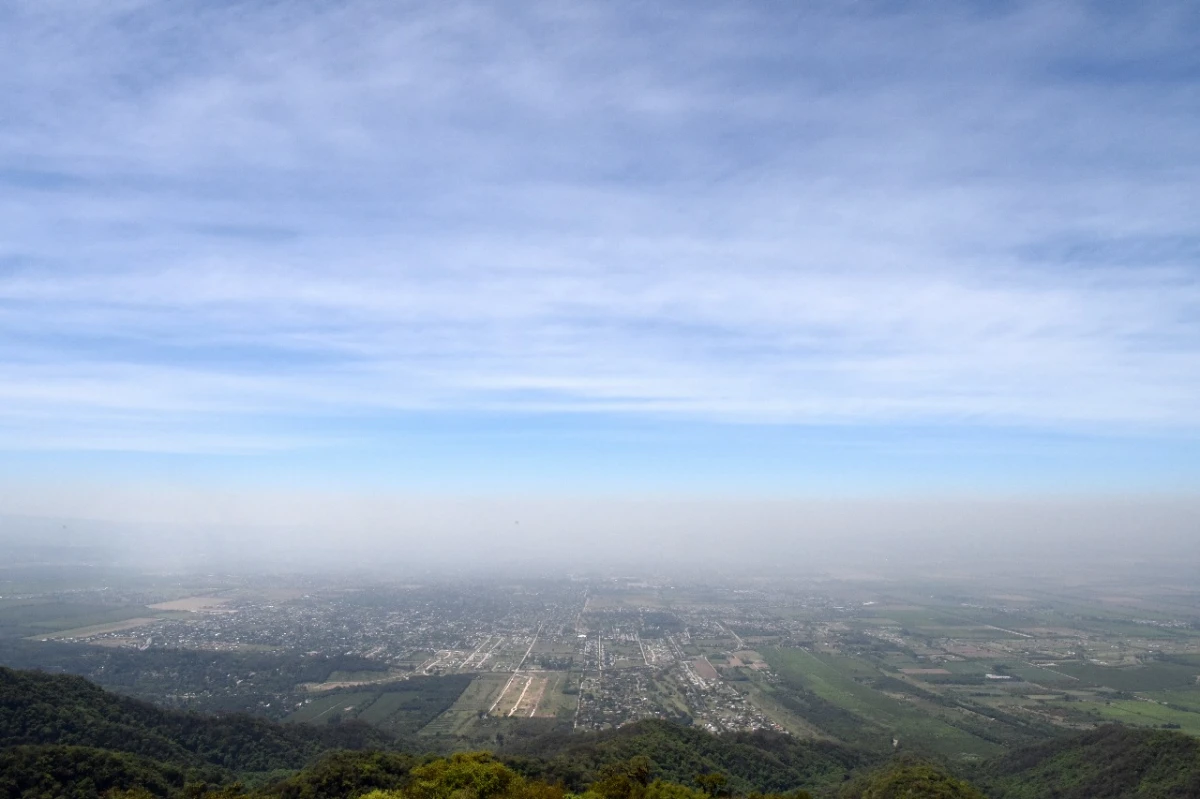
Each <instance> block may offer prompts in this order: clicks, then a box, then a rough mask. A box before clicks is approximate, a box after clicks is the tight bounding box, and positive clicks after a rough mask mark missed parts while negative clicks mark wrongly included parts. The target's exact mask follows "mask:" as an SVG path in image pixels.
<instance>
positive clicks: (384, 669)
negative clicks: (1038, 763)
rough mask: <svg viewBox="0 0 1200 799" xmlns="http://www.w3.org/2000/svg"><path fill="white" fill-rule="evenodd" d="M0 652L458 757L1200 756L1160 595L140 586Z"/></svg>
mask: <svg viewBox="0 0 1200 799" xmlns="http://www.w3.org/2000/svg"><path fill="white" fill-rule="evenodd" d="M0 634H2V635H3V636H6V637H5V638H0V661H8V662H13V663H14V664H15V665H20V666H24V667H28V666H31V665H32V666H37V665H39V664H45V665H46V666H47V667H50V668H55V669H66V670H71V669H75V670H78V671H79V672H80V673H84V674H87V675H89V676H92V677H94V678H97V679H100V680H102V681H103V680H110V681H113V682H112V683H111V684H113V685H114V687H118V688H119V689H121V690H128V691H131V692H135V693H137V694H138V695H139V696H143V697H146V698H150V699H155V700H156V701H162V702H167V703H172V704H177V705H181V706H186V707H201V708H210V709H211V708H215V709H245V710H252V711H254V712H259V713H263V714H265V715H269V716H272V717H275V718H286V719H288V720H291V721H302V722H309V723H317V724H322V723H328V722H331V721H336V720H350V719H360V720H362V721H366V722H368V723H370V724H374V725H377V726H379V727H382V728H384V729H387V730H389V731H393V732H397V733H401V734H405V735H414V734H415V735H419V736H421V737H422V738H424V739H428V740H429V741H430V742H433V743H436V744H437V745H439V746H446V747H450V748H454V747H471V746H481V745H489V746H490V745H494V744H496V743H497V742H498V741H502V740H505V739H507V738H509V737H512V736H517V737H521V736H529V735H536V734H538V733H539V732H544V731H548V730H554V729H557V730H561V731H572V730H604V729H609V728H613V727H617V726H620V725H622V724H626V723H628V722H630V721H633V720H637V719H643V718H660V719H670V720H675V721H679V722H682V723H684V724H691V725H695V726H699V727H703V728H705V729H709V730H713V731H737V730H756V729H771V730H780V731H786V732H788V733H790V734H792V735H795V736H800V737H809V738H821V739H828V740H836V741H843V742H847V743H851V744H854V745H855V746H859V747H862V748H864V749H867V750H872V751H876V752H879V753H886V752H890V751H893V750H897V749H898V750H908V751H914V752H917V753H921V752H925V753H929V754H932V755H936V756H938V757H942V758H950V759H961V760H976V759H979V758H984V757H987V756H989V755H993V754H995V753H997V752H1001V751H1004V750H1006V749H1009V748H1011V747H1014V746H1018V745H1022V744H1026V743H1030V742H1035V741H1038V740H1042V739H1046V738H1049V737H1053V736H1055V735H1057V734H1059V733H1060V732H1062V731H1065V730H1074V729H1086V728H1089V727H1093V726H1095V725H1097V724H1100V723H1103V722H1106V721H1117V722H1120V723H1123V724H1129V725H1135V726H1145V727H1159V728H1169V729H1180V730H1184V731H1187V732H1193V733H1197V732H1200V683H1198V679H1200V596H1197V594H1196V593H1189V590H1188V589H1180V588H1169V589H1162V588H1159V587H1157V586H1155V585H1153V584H1147V585H1142V586H1125V587H1124V590H1123V592H1122V593H1121V594H1120V595H1119V596H1117V595H1114V594H1112V593H1110V592H1107V591H1106V590H1105V588H1104V587H1103V586H1102V587H1100V588H1097V589H1091V588H1088V587H1087V586H1086V585H1084V586H1078V587H1075V588H1072V589H1069V590H1068V589H1063V588H1061V587H1056V586H1045V585H1036V584H1030V583H1028V582H1024V583H1019V584H999V585H995V586H989V585H977V584H974V583H970V584H968V583H961V582H960V583H955V582H941V583H927V584H919V583H911V584H904V583H898V582H887V583H883V582H878V581H875V582H872V581H870V580H859V581H849V580H842V581H837V580H823V581H821V582H820V583H819V584H816V583H810V582H805V581H802V580H797V581H788V580H770V581H768V580H762V579H750V578H747V579H745V580H733V579H730V580H712V579H710V580H703V581H701V580H697V581H691V582H689V581H687V580H682V579H671V580H666V579H663V580H649V579H634V578H625V579H613V578H589V579H561V580H553V579H550V580H527V581H507V582H506V581H502V580H497V581H495V582H490V583H489V582H478V581H474V582H469V583H464V582H455V581H449V580H446V581H430V582H428V583H425V584H414V583H403V584H389V583H386V582H380V583H373V584H369V585H353V586H350V585H344V584H340V583H338V582H337V581H334V580H326V581H316V580H312V579H310V578H306V579H305V580H297V581H296V582H295V583H294V584H288V583H287V582H286V581H276V582H274V583H267V584H260V583H259V581H256V580H238V579H233V578H221V579H213V580H210V581H208V582H205V581H203V580H197V579H192V580H189V581H187V582H186V583H179V584H171V585H161V586H157V587H156V586H155V585H154V584H153V582H152V581H151V582H149V583H147V582H145V581H143V582H142V583H140V584H139V587H138V589H137V590H128V591H117V590H113V589H112V588H110V587H107V586H105V587H103V588H97V589H95V590H89V589H81V588H76V589H72V590H71V591H70V592H64V591H62V590H47V591H44V592H37V591H32V590H30V591H28V592H27V593H24V594H21V595H19V596H14V595H13V594H12V593H10V594H9V595H6V598H4V599H2V600H0ZM50 639H62V640H64V641H68V642H69V647H68V648H64V646H66V645H64V644H59V643H57V642H56V641H55V640H50ZM5 641H8V642H9V643H7V644H6V643H5ZM16 641H20V646H19V647H18V646H17V645H16V644H15V643H14V642H16ZM6 647H7V654H6ZM71 647H73V648H71ZM139 663H145V664H151V663H153V664H156V665H154V666H153V667H150V666H149V665H148V666H147V668H139V666H138V665H137V664H139ZM201 675H202V682H199V681H200V680H201ZM200 684H202V685H203V686H204V688H203V690H196V689H195V686H196V685H200Z"/></svg>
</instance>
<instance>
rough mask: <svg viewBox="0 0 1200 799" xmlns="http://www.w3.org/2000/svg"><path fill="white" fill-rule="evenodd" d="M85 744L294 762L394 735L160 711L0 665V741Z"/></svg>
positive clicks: (272, 766)
mask: <svg viewBox="0 0 1200 799" xmlns="http://www.w3.org/2000/svg"><path fill="white" fill-rule="evenodd" d="M39 745H53V746H57V747H71V746H77V747H89V748H93V749H100V750H106V751H110V752H121V753H126V754H130V755H137V756H140V757H143V758H149V759H151V760H154V761H160V762H162V763H170V764H173V765H174V766H176V767H179V768H183V769H199V770H205V769H209V770H211V769H214V768H215V769H218V770H221V771H225V772H236V773H244V772H266V771H274V770H279V769H298V768H301V767H302V766H304V765H305V764H306V763H308V762H309V761H310V760H312V759H313V758H314V757H316V756H317V755H319V754H321V753H323V752H327V751H330V750H333V749H364V748H368V747H370V748H386V747H390V746H393V745H394V739H393V738H391V737H390V736H387V735H385V734H383V733H381V732H379V731H377V730H375V729H373V728H371V727H369V726H367V725H366V724H362V723H354V724H345V725H329V726H322V727H310V726H306V725H300V724H289V725H281V724H275V723H272V722H270V721H266V720H264V719H258V718H254V717H251V716H246V715H241V714H234V715H222V716H209V715H202V714H199V713H190V712H183V711H174V710H164V709H162V708H158V707H155V706H153V705H150V704H147V703H145V702H142V701H139V700H136V699H131V698H128V697H124V696H120V695H117V694H112V693H109V692H107V691H105V690H103V689H101V688H99V687H97V686H95V685H93V684H91V683H89V682H88V681H87V680H85V679H83V678H82V677H74V676H69V675H49V674H41V673H39V672H30V671H14V670H12V669H8V668H3V667H0V746H3V747H4V748H5V749H8V748H11V747H15V746H39Z"/></svg>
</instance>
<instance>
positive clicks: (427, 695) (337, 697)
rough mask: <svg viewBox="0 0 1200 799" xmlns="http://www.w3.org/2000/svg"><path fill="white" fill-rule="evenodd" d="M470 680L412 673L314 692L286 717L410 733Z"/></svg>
mask: <svg viewBox="0 0 1200 799" xmlns="http://www.w3.org/2000/svg"><path fill="white" fill-rule="evenodd" d="M470 682H471V677H470V676H468V675H458V674H452V675H447V676H445V677H413V678H412V679H409V680H402V681H400V682H394V683H388V684H387V685H382V686H379V687H372V688H369V689H350V690H341V691H330V692H328V693H320V694H314V695H313V696H312V698H311V699H310V700H309V701H308V702H307V703H306V704H305V705H304V706H303V707H301V708H300V709H298V710H296V711H295V712H294V713H292V714H291V715H290V716H288V718H287V720H288V721H299V722H310V723H321V722H324V721H328V720H329V719H330V717H334V718H341V719H352V718H356V719H361V720H363V721H366V722H368V723H370V724H373V725H375V726H377V727H380V728H382V729H385V730H387V731H389V732H393V733H399V734H414V733H416V732H417V731H418V730H420V729H421V728H422V727H424V726H425V725H427V724H428V723H429V722H431V721H433V720H434V719H435V718H437V717H438V716H439V715H441V714H442V713H444V712H445V711H446V710H447V709H448V708H450V707H451V706H452V705H453V704H454V703H455V702H456V701H457V700H458V698H459V696H460V695H461V694H462V693H463V692H464V689H466V688H467V686H468V684H469V683H470Z"/></svg>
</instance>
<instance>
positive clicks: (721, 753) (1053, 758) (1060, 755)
mask: <svg viewBox="0 0 1200 799" xmlns="http://www.w3.org/2000/svg"><path fill="white" fill-rule="evenodd" d="M396 749H397V742H396V740H395V739H394V738H392V737H390V736H387V735H385V734H384V733H381V732H379V731H378V730H375V729H373V728H371V727H369V726H367V725H365V724H362V723H351V724H342V725H323V726H321V727H310V726H307V725H304V724H278V723H274V722H270V721H267V720H264V719H258V718H251V717H248V716H242V715H228V716H208V715H201V714H197V713H190V712H182V711H176V710H166V709H162V708H157V707H154V706H153V705H149V704H146V703H144V702H141V701H139V700H136V699H131V698H128V697H124V696H119V695H116V694H111V693H108V692H106V691H104V690H102V689H100V688H98V687H96V686H95V685H92V684H91V683H89V682H87V681H86V680H84V679H82V678H80V677H72V676H64V675H47V674H41V673H37V672H21V671H14V670H11V669H6V668H0V799H64V798H65V799H147V798H148V797H163V798H164V799H177V798H180V797H185V798H186V799H199V798H200V797H206V796H207V797H210V798H211V799H218V797H221V798H223V799H236V798H237V797H241V798H242V799H358V797H364V796H373V797H374V799H565V798H566V797H567V796H569V795H570V794H578V795H581V799H725V798H728V799H735V798H736V797H745V798H746V799H767V797H771V796H778V797H782V796H784V795H787V796H790V797H792V799H803V797H806V796H815V797H822V798H825V799H892V798H893V797H894V798H895V799H900V797H906V798H907V799H980V798H981V797H984V796H987V797H991V799H1050V797H1054V798H1055V799H1109V798H1110V797H1111V798H1112V799H1116V797H1138V798H1140V799H1159V798H1160V797H1161V798H1162V799H1166V798H1168V797H1171V798H1176V797H1178V798H1182V797H1197V796H1200V740H1197V739H1195V738H1191V737H1189V736H1187V735H1184V734H1181V733H1177V732H1169V731H1153V730H1136V729H1125V728H1120V727H1104V728H1101V729H1097V730H1093V731H1090V732H1086V733H1082V734H1079V735H1074V736H1068V737H1064V738H1061V739H1058V740H1055V741H1052V742H1048V743H1043V744H1039V745H1036V746H1032V747H1028V748H1025V749H1021V750H1017V751H1014V752H1011V753H1009V754H1007V755H1004V756H1002V757H999V758H995V759H993V760H990V761H985V762H983V763H982V764H980V765H978V766H977V767H975V769H974V771H973V773H972V774H970V775H966V776H968V777H969V778H970V780H971V783H974V784H973V785H972V784H971V783H968V782H966V781H964V780H963V779H961V777H962V776H964V775H957V776H955V775H952V774H950V773H948V772H947V771H946V770H945V769H943V768H941V767H940V766H939V765H937V764H936V763H931V762H920V761H913V760H911V759H908V758H904V757H901V758H897V759H894V760H893V761H892V762H889V763H884V764H881V763H879V762H878V761H877V760H876V759H873V758H872V757H870V756H868V755H864V754H862V753H860V752H857V751H855V750H852V749H849V748H847V747H844V746H841V745H838V744H833V743H829V742H819V741H805V740H800V739H796V738H793V737H791V736H787V735H779V734H773V733H765V732H756V733H741V734H731V735H720V736H718V735H711V734H709V733H707V732H704V731H702V730H699V729H695V728H690V727H683V726H679V725H676V724H671V723H668V722H661V721H643V722H640V723H638V724H631V725H627V726H626V727H622V728H620V729H617V730H610V731H607V732H603V733H588V734H580V735H564V734H556V735H545V736H541V737H537V738H528V739H519V740H513V741H510V742H508V743H507V745H506V746H505V747H504V748H503V750H502V751H501V752H499V753H498V754H496V755H488V754H483V753H475V754H468V755H455V756H453V757H451V758H436V757H434V756H431V755H425V756H422V755H419V754H414V753H412V752H413V750H412V749H411V748H409V752H408V753H404V752H399V751H396ZM370 750H374V751H370ZM380 750H384V751H380ZM389 750H390V751H389ZM237 780H244V781H247V782H249V783H250V784H252V785H255V786H257V787H255V788H253V790H249V792H247V791H248V789H245V788H243V787H241V786H240V785H239V784H237ZM208 786H216V787H215V788H209V787H208Z"/></svg>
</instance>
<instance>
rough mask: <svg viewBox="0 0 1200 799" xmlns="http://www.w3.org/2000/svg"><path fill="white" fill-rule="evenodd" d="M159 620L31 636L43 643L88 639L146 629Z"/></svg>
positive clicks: (124, 622)
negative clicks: (47, 640) (134, 629)
mask: <svg viewBox="0 0 1200 799" xmlns="http://www.w3.org/2000/svg"><path fill="white" fill-rule="evenodd" d="M156 621H158V619H156V618H153V617H151V616H147V617H143V618H137V619H126V620H125V621H114V622H110V623H108V624H93V625H90V626H88V627H76V628H74V629H71V630H60V631H58V632H56V633H44V634H42V635H34V636H30V639H31V640H37V641H42V640H45V639H55V640H60V639H64V638H88V637H90V636H93V635H104V634H105V633H119V632H121V631H122V630H132V629H133V628H135V627H144V626H145V625H147V624H153V623H154V622H156Z"/></svg>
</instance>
